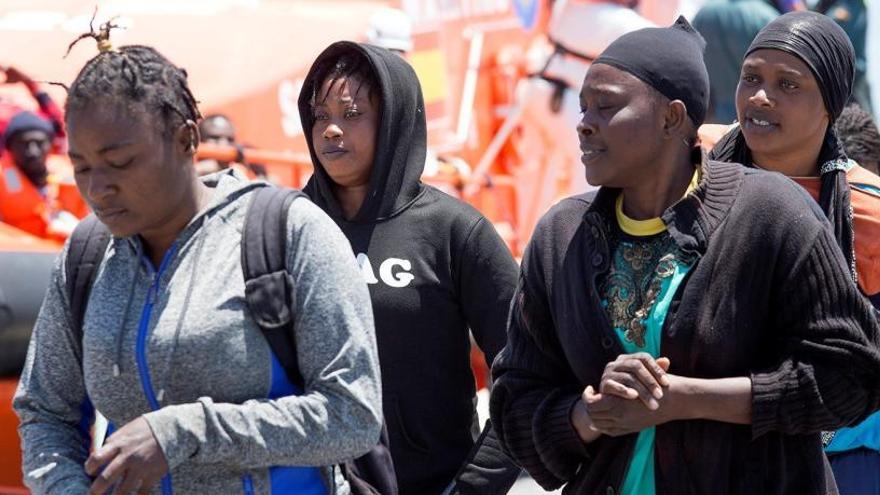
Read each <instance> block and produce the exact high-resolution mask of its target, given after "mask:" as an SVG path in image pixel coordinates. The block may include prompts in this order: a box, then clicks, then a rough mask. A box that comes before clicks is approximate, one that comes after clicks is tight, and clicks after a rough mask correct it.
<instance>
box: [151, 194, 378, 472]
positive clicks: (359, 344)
mask: <svg viewBox="0 0 880 495" xmlns="http://www.w3.org/2000/svg"><path fill="white" fill-rule="evenodd" d="M289 219H290V234H289V237H288V246H290V248H289V250H288V265H287V268H288V270H289V271H290V273H291V275H292V276H293V279H294V286H295V295H294V301H293V304H294V306H295V308H296V316H295V323H294V325H295V337H296V346H297V353H298V358H299V365H300V371H301V372H302V375H303V378H304V379H305V393H304V394H303V395H300V396H288V397H283V398H281V399H277V400H269V399H265V400H250V401H247V402H245V403H244V404H240V405H239V404H228V403H214V402H212V401H211V400H210V399H208V398H203V399H200V400H199V401H198V402H196V403H192V404H182V405H175V406H168V407H165V408H162V409H160V410H158V411H155V412H151V413H148V414H147V415H145V417H146V418H147V421H148V422H149V423H150V426H151V428H152V429H153V432H154V434H155V435H156V437H157V439H158V441H159V444H160V445H161V447H162V450H163V452H164V453H165V455H166V458H167V459H168V463H169V465H170V466H171V467H172V469H173V468H174V467H175V466H177V465H179V464H181V463H182V462H184V461H186V460H194V461H196V462H201V463H214V462H227V463H232V464H235V465H240V466H243V467H263V466H272V465H297V466H324V465H330V464H336V463H339V462H342V461H344V460H347V459H351V458H354V457H357V456H359V455H361V454H363V453H365V452H367V451H368V450H369V449H370V448H371V447H372V446H374V445H375V444H376V443H377V442H378V440H379V432H380V428H381V422H382V396H381V382H380V375H379V358H378V354H377V351H376V336H375V330H374V328H373V314H372V306H371V303H370V296H369V292H368V290H367V286H366V284H365V283H364V281H363V278H362V277H361V274H360V271H359V270H358V268H357V263H356V261H355V258H354V255H353V254H352V251H351V247H350V245H349V243H348V240H347V239H346V238H345V237H344V236H343V234H342V232H341V231H340V230H339V228H338V227H337V226H336V225H335V224H334V223H333V222H332V220H330V218H329V217H327V216H326V215H325V214H324V213H323V212H322V211H321V210H320V209H318V208H317V207H316V206H314V205H313V204H312V203H311V202H309V201H308V200H305V199H297V200H296V201H294V203H293V205H292V206H291V210H290V215H289Z"/></svg>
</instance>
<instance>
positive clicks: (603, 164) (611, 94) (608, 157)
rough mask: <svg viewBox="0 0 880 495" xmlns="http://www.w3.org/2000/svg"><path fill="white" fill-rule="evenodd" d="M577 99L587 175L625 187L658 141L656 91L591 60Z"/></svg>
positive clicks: (646, 164) (645, 168)
mask: <svg viewBox="0 0 880 495" xmlns="http://www.w3.org/2000/svg"><path fill="white" fill-rule="evenodd" d="M580 100H581V113H582V115H583V117H582V118H581V121H580V123H579V124H578V126H577V132H578V138H579V140H580V145H581V153H582V155H581V162H582V163H583V164H584V168H585V172H586V177H587V181H588V182H589V183H590V184H593V185H594V186H607V187H619V188H628V187H631V186H633V185H634V184H635V183H638V182H639V181H641V180H643V177H644V174H645V173H650V170H651V169H652V167H653V166H654V165H655V160H656V159H657V155H658V151H659V150H660V148H661V146H662V136H661V130H662V128H663V122H664V114H663V112H662V111H661V105H660V97H659V95H657V94H655V92H654V90H653V89H651V88H650V87H648V86H647V85H646V84H645V83H643V82H642V81H640V80H639V79H637V78H636V77H635V76H632V75H630V74H629V73H627V72H624V71H622V70H619V69H616V68H614V67H611V66H609V65H605V64H594V65H593V66H591V67H590V70H589V71H588V72H587V76H586V78H585V79H584V85H583V87H582V89H581V96H580Z"/></svg>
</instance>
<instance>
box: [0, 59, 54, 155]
mask: <svg viewBox="0 0 880 495" xmlns="http://www.w3.org/2000/svg"><path fill="white" fill-rule="evenodd" d="M0 72H2V73H3V74H5V76H6V81H5V82H6V84H22V85H24V86H25V87H26V88H27V90H28V91H29V92H30V94H31V96H32V97H33V98H34V100H35V101H36V102H37V105H39V110H38V111H37V114H38V115H39V116H40V117H42V118H44V119H45V120H46V121H48V122H49V123H50V124H51V125H52V134H53V151H55V152H56V153H64V152H65V151H67V139H66V138H67V135H66V134H65V131H64V114H63V113H62V111H61V108H59V107H58V105H57V104H56V103H55V101H54V100H53V99H52V97H50V96H49V93H46V92H45V91H43V90H42V89H41V88H40V85H39V84H37V82H36V81H34V80H33V79H31V77H30V76H28V75H27V74H25V73H24V72H22V71H21V70H19V69H17V68H15V67H13V66H10V65H7V66H2V65H0ZM22 110H23V109H22V108H21V107H20V106H18V105H16V104H15V103H13V102H11V101H0V135H2V134H3V132H5V130H6V126H7V125H8V124H9V122H10V121H11V119H12V117H14V116H15V115H16V114H18V113H19V112H21V111H22Z"/></svg>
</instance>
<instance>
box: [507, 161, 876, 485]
mask: <svg viewBox="0 0 880 495" xmlns="http://www.w3.org/2000/svg"><path fill="white" fill-rule="evenodd" d="M618 193H619V191H618V190H613V189H601V190H600V191H599V193H598V194H597V195H595V197H593V196H588V195H583V196H576V197H574V198H569V199H567V200H564V201H562V202H560V203H559V204H558V205H556V206H555V207H554V208H553V209H551V210H550V212H549V213H547V214H546V215H545V216H544V217H543V218H542V220H541V221H540V223H539V225H538V227H537V228H536V231H535V234H534V236H533V237H532V240H531V243H530V245H529V247H528V249H527V250H526V254H525V257H524V259H523V265H522V271H521V274H520V281H519V286H518V288H517V292H516V294H515V296H514V300H513V306H512V308H511V317H510V321H509V326H508V343H507V346H506V347H505V348H504V350H503V351H502V352H501V354H500V355H499V357H498V359H497V360H496V361H495V364H494V367H493V376H494V378H495V382H494V388H493V391H492V400H491V416H492V421H493V423H494V425H495V428H496V431H497V433H498V436H499V439H500V441H501V443H502V446H503V448H504V449H505V451H506V452H508V454H510V455H511V456H512V457H513V458H514V459H515V460H516V461H517V462H518V463H519V464H520V465H521V466H522V467H523V468H525V469H526V470H527V471H528V472H529V473H530V474H531V475H532V476H533V477H534V478H535V480H537V481H538V483H539V484H541V486H543V487H544V488H547V489H553V488H557V487H559V486H561V485H563V484H565V485H567V486H566V489H565V491H564V493H572V494H575V493H576V494H594V493H596V494H598V493H601V494H602V495H606V494H611V493H616V492H617V491H618V490H619V489H620V486H621V485H622V482H623V477H624V474H625V471H626V467H627V466H628V462H629V459H630V457H631V454H632V450H633V448H634V446H635V439H636V435H635V434H633V435H627V436H623V437H617V438H611V437H607V436H603V437H600V439H598V440H597V441H595V442H592V443H590V444H588V445H585V444H583V443H582V442H581V440H580V438H579V437H578V435H577V433H576V431H575V430H574V428H573V426H572V424H571V421H570V418H569V414H570V411H571V408H572V406H573V405H574V404H575V403H576V401H577V400H578V399H579V396H580V394H581V392H582V391H583V389H584V388H585V387H586V386H587V385H593V386H594V387H595V386H597V385H598V384H599V381H600V378H601V376H602V371H603V369H604V367H605V364H606V363H608V362H609V361H612V360H613V359H614V358H615V357H616V356H617V355H619V354H622V353H624V350H623V347H622V345H621V343H620V341H619V340H618V338H617V336H616V334H615V333H614V331H613V330H612V328H611V326H610V324H609V323H608V320H607V318H606V316H605V312H604V310H603V308H602V306H601V305H600V300H599V299H600V297H599V294H598V291H597V289H596V287H597V280H598V279H599V277H601V276H602V274H604V273H605V272H606V271H607V270H608V266H609V261H610V258H611V256H610V252H609V246H608V244H607V232H608V229H609V226H610V225H611V223H610V222H614V221H615V219H614V199H615V198H616V196H617V194H618ZM663 220H664V222H665V223H666V224H667V226H668V229H669V232H670V234H671V235H672V237H673V238H674V239H675V241H676V243H677V244H678V245H679V246H680V247H681V249H682V250H684V251H685V252H689V253H692V254H693V255H695V256H696V257H697V261H696V264H695V266H694V267H693V268H692V269H691V271H690V272H689V274H688V279H687V280H686V281H685V283H684V284H682V286H681V287H680V288H679V290H678V292H677V293H676V296H675V300H674V302H673V304H672V307H671V308H670V311H669V314H668V316H667V318H666V323H665V325H664V327H663V336H662V342H661V353H662V355H663V356H667V357H669V358H670V360H671V362H672V366H671V368H670V373H673V374H678V375H682V376H688V377H697V378H721V377H735V376H749V377H751V380H752V424H751V425H734V424H729V423H721V422H715V421H673V422H670V423H666V424H663V425H660V426H658V427H657V436H656V444H655V465H656V474H655V477H656V482H657V493H658V494H676V495H677V494H710V493H711V494H734V493H736V494H748V495H753V494H777V493H778V494H783V493H785V494H811V493H815V494H824V493H836V487H835V486H834V481H833V477H832V475H831V473H830V470H829V469H827V459H826V458H825V455H824V453H823V451H822V444H821V441H820V436H819V432H820V431H822V430H833V429H836V428H839V427H842V426H845V425H850V424H854V423H856V422H858V421H859V420H861V419H862V418H864V417H866V416H867V415H868V414H869V413H871V412H872V411H874V410H875V409H878V407H880V353H878V349H877V343H878V324H877V320H876V318H875V316H874V314H873V312H872V310H871V307H870V305H869V304H868V303H867V301H866V300H865V299H863V298H862V297H861V296H860V295H859V292H858V290H857V289H856V286H855V285H854V284H853V283H852V280H851V278H850V276H849V273H848V271H847V267H846V264H845V262H844V259H843V256H842V255H841V254H840V252H839V250H838V248H837V245H836V243H835V241H834V237H833V236H832V234H831V232H830V230H829V228H828V225H827V221H826V219H825V217H824V215H823V214H822V212H821V211H819V210H818V209H817V207H816V205H815V202H814V201H812V200H811V199H810V198H809V197H808V196H807V195H806V193H804V192H803V191H802V190H801V188H800V187H798V186H797V185H796V184H795V183H793V182H791V181H790V180H788V179H787V178H785V177H783V176H782V175H780V174H776V173H769V172H763V171H759V170H753V169H745V168H743V167H741V166H739V165H736V164H724V163H717V162H709V163H708V164H706V165H705V166H704V169H703V180H702V181H701V183H700V185H699V187H698V188H697V190H696V191H695V192H694V193H693V194H692V195H690V196H688V197H687V198H686V199H684V200H682V201H680V202H679V203H677V204H676V205H674V206H673V207H671V208H670V209H668V210H667V211H666V212H665V213H664V214H663Z"/></svg>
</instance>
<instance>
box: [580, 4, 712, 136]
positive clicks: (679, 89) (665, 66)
mask: <svg viewBox="0 0 880 495" xmlns="http://www.w3.org/2000/svg"><path fill="white" fill-rule="evenodd" d="M705 48H706V41H705V40H704V39H703V37H702V36H700V34H699V33H698V32H697V31H696V30H695V29H694V28H693V27H692V26H691V25H690V23H688V21H687V19H685V18H684V17H679V18H678V20H677V21H675V24H673V25H672V26H671V27H668V28H645V29H639V30H637V31H632V32H630V33H627V34H624V35H623V36H621V37H620V38H617V39H616V40H615V41H614V42H612V43H611V44H610V45H608V48H606V49H605V51H604V52H602V54H601V55H599V58H597V59H596V61H595V62H593V63H594V64H606V65H610V66H612V67H615V68H618V69H620V70H623V71H626V72H628V73H630V74H632V75H634V76H636V77H638V78H639V79H641V80H642V81H644V82H645V83H646V84H648V85H649V86H651V87H652V88H654V89H656V90H657V91H659V92H660V93H661V94H662V95H663V96H665V97H667V98H669V99H670V100H681V101H682V102H684V104H685V106H686V107H687V113H688V116H689V117H690V118H691V120H692V121H693V122H694V124H695V125H697V126H699V125H700V124H702V123H703V119H705V117H706V107H707V106H708V105H709V73H708V72H707V71H706V64H705V63H704V62H703V50H704V49H705Z"/></svg>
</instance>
